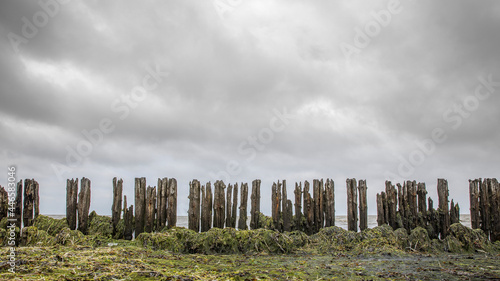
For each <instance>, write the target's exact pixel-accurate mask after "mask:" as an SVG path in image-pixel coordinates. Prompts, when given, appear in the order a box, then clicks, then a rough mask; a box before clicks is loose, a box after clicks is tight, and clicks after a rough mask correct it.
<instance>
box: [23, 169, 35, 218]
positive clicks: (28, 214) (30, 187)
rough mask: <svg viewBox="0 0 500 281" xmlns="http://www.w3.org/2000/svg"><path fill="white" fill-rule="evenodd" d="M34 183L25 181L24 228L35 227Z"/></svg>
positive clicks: (28, 180)
mask: <svg viewBox="0 0 500 281" xmlns="http://www.w3.org/2000/svg"><path fill="white" fill-rule="evenodd" d="M34 181H35V180H32V179H31V180H30V179H25V180H24V198H23V199H24V206H23V224H24V227H28V226H31V225H33V203H34V191H35V190H34V189H35V187H34Z"/></svg>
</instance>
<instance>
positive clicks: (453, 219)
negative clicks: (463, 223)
mask: <svg viewBox="0 0 500 281" xmlns="http://www.w3.org/2000/svg"><path fill="white" fill-rule="evenodd" d="M459 222H460V207H459V206H458V203H457V204H454V203H453V199H451V203H450V223H451V224H454V223H459Z"/></svg>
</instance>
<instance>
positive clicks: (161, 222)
mask: <svg viewBox="0 0 500 281" xmlns="http://www.w3.org/2000/svg"><path fill="white" fill-rule="evenodd" d="M157 188H158V190H157V193H158V197H157V198H158V202H157V208H158V209H157V214H156V230H157V231H161V230H162V229H163V228H164V227H165V225H166V222H167V205H168V178H163V179H160V178H158V185H157Z"/></svg>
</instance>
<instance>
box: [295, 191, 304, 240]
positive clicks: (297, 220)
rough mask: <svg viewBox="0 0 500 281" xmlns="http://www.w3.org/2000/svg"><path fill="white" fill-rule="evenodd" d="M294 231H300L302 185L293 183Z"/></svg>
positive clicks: (301, 228)
mask: <svg viewBox="0 0 500 281" xmlns="http://www.w3.org/2000/svg"><path fill="white" fill-rule="evenodd" d="M294 194H295V230H302V231H303V227H302V183H301V182H299V183H295V191H294Z"/></svg>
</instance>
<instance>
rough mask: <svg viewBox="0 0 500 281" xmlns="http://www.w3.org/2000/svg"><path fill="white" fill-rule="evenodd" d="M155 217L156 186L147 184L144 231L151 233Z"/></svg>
mask: <svg viewBox="0 0 500 281" xmlns="http://www.w3.org/2000/svg"><path fill="white" fill-rule="evenodd" d="M155 217H156V186H155V187H151V186H148V188H147V189H146V219H145V220H146V222H145V225H144V231H145V232H147V233H151V232H153V231H154V226H155Z"/></svg>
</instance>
